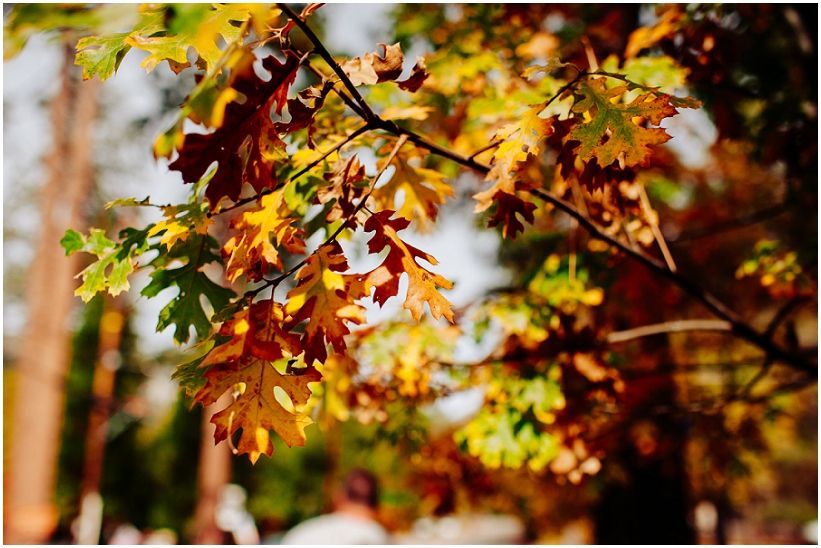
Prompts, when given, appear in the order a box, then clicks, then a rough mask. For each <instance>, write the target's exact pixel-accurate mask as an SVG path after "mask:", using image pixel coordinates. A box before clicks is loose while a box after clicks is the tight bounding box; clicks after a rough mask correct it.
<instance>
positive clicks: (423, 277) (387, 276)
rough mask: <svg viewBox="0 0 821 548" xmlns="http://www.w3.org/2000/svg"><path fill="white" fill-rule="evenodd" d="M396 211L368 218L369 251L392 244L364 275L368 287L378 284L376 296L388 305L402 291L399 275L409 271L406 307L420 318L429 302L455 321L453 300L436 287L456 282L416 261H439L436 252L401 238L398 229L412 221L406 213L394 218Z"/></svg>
mask: <svg viewBox="0 0 821 548" xmlns="http://www.w3.org/2000/svg"><path fill="white" fill-rule="evenodd" d="M393 214H394V212H393V211H391V210H384V211H380V212H378V213H376V214H374V215H372V216H371V217H369V218H368V220H367V221H366V222H365V232H374V235H373V237H372V238H371V240H370V241H369V242H368V251H369V252H370V253H379V252H381V251H382V250H383V249H385V247H388V248H389V251H388V255H387V256H386V257H385V260H384V262H383V263H382V265H381V266H379V267H378V268H376V269H374V270H373V271H371V272H370V273H368V274H367V275H365V276H364V279H365V280H366V285H365V287H366V288H368V289H369V288H370V287H375V288H376V290H375V292H374V295H373V299H374V301H376V302H377V303H378V304H379V305H380V306H381V305H384V303H385V301H387V300H388V299H389V298H390V297H393V296H395V295H397V294H398V293H399V279H400V277H401V276H402V274H403V273H406V274H407V275H408V294H407V296H406V297H405V303H404V307H405V308H407V309H408V310H410V312H411V314H412V315H413V318H414V319H415V320H416V321H419V320H420V319H421V318H422V312H423V310H424V306H425V303H426V302H427V303H428V306H429V307H430V312H431V315H433V317H434V318H436V319H437V320H438V319H439V318H441V317H442V316H445V317H446V318H447V319H448V320H449V321H450V322H453V310H451V303H450V302H449V301H448V300H447V299H446V298H445V297H443V296H442V295H441V294H440V293H439V291H438V290H437V289H436V287H437V286H438V287H441V288H443V289H452V288H453V284H452V283H451V282H449V281H448V280H447V279H445V278H444V277H443V276H441V275H439V274H434V273H432V272H430V271H429V270H427V269H426V268H424V267H422V266H421V265H419V264H418V263H417V262H416V260H417V259H423V260H425V261H427V262H429V263H430V264H432V265H434V266H435V265H436V264H437V261H436V259H435V258H433V256H432V255H429V254H427V253H425V252H424V251H421V250H419V249H417V248H415V247H413V246H412V245H408V244H406V243H405V242H403V241H402V240H401V239H400V238H399V236H398V235H397V234H396V233H397V232H398V231H399V230H403V229H405V228H407V227H408V224H410V221H409V220H407V219H405V218H402V217H400V218H397V219H391V218H390V217H391V215H393Z"/></svg>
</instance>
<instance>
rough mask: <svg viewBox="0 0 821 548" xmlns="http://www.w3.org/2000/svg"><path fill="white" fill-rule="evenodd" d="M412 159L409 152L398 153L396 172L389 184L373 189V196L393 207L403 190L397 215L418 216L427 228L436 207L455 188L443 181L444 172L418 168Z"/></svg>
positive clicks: (395, 162)
mask: <svg viewBox="0 0 821 548" xmlns="http://www.w3.org/2000/svg"><path fill="white" fill-rule="evenodd" d="M410 160H411V158H409V157H408V155H407V154H406V153H403V152H401V151H400V152H399V153H398V154H396V156H394V159H393V161H392V162H391V165H392V166H394V167H395V168H396V171H394V173H393V175H392V176H391V178H390V180H389V181H388V182H387V183H385V184H384V185H382V186H380V187H378V188H376V189H374V191H373V193H372V194H371V196H372V197H373V199H375V200H376V201H377V203H379V207H380V208H381V209H394V208H395V203H394V202H395V199H396V195H397V193H399V192H402V193H403V194H404V201H403V202H402V207H400V208H399V209H398V210H397V211H396V214H397V215H399V216H400V217H404V218H406V219H408V220H413V219H414V218H415V219H418V220H419V221H420V223H421V225H422V226H423V227H426V226H428V225H429V224H430V223H431V222H432V221H435V220H436V214H437V206H438V205H439V204H443V203H444V202H445V199H446V197H447V196H450V197H451V198H452V197H453V196H454V194H453V188H451V186H450V185H449V184H447V183H445V182H444V179H445V176H444V175H443V174H442V173H440V172H438V171H435V170H432V169H426V168H423V167H415V166H413V165H412V164H411V163H410ZM380 168H381V166H380Z"/></svg>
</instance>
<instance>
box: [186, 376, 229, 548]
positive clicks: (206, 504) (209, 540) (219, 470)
mask: <svg viewBox="0 0 821 548" xmlns="http://www.w3.org/2000/svg"><path fill="white" fill-rule="evenodd" d="M233 398H234V397H233V396H232V394H231V392H230V391H229V392H226V393H225V394H223V395H222V397H220V399H218V400H217V402H216V403H214V404H213V405H209V406H208V407H206V408H205V409H204V410H203V413H202V428H201V434H202V435H201V441H200V462H199V468H198V470H197V493H198V495H197V508H196V510H195V511H194V535H193V537H194V540H193V542H194V544H223V536H224V533H223V531H222V530H221V529H220V528H219V527H217V523H216V520H215V512H216V508H217V502H218V501H219V492H220V489H221V488H222V487H223V486H224V485H226V484H228V483H229V482H230V481H231V448H230V447H229V446H228V442H227V441H226V442H225V443H219V444H217V445H214V429H215V428H216V427H215V426H214V425H213V424H211V417H212V416H213V415H214V413H215V412H216V411H219V410H221V409H225V408H226V407H228V406H229V405H231V402H232V401H233Z"/></svg>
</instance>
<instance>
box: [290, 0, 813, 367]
mask: <svg viewBox="0 0 821 548" xmlns="http://www.w3.org/2000/svg"><path fill="white" fill-rule="evenodd" d="M277 5H278V6H279V7H280V8H281V9H282V10H283V11H284V12H285V13H286V14H288V16H289V17H290V18H291V19H292V20H293V21H294V23H295V24H296V25H297V26H298V27H299V28H300V29H301V30H302V31H303V32H304V33H305V34H306V36H308V38H309V39H310V40H311V42H312V43H313V44H314V46H315V47H316V50H317V52H318V53H319V54H320V55H321V56H322V58H323V59H325V61H326V62H328V64H329V65H330V66H331V67H332V68H333V70H334V72H335V73H336V74H337V75H338V76H339V78H340V80H342V82H343V83H344V84H345V87H346V88H348V91H349V92H350V93H351V95H352V97H353V98H354V99H355V100H356V102H357V103H358V104H359V106H361V107H362V110H363V112H364V114H365V121H367V122H368V123H369V125H372V127H373V128H374V129H381V130H384V131H387V132H388V133H392V134H394V135H396V136H402V135H405V136H407V139H408V140H409V141H410V142H412V143H413V144H414V145H416V146H419V147H421V148H424V149H426V150H428V151H429V152H431V153H433V154H436V155H438V156H441V157H443V158H447V159H449V160H452V161H454V162H456V163H458V164H460V165H462V166H464V167H467V168H470V169H473V170H476V171H479V172H481V173H484V174H487V173H488V172H489V171H490V169H491V166H489V165H488V164H485V163H482V162H477V161H476V160H475V159H473V158H471V157H468V156H465V155H463V154H460V153H458V152H455V151H452V150H450V149H447V148H445V147H442V146H440V145H438V144H436V143H434V142H433V141H431V140H429V139H427V138H425V137H422V136H420V135H418V134H416V133H414V132H412V131H410V130H407V129H404V128H401V127H399V126H398V125H396V124H395V123H394V122H392V121H389V120H383V119H381V118H379V117H378V116H377V115H376V114H374V112H373V110H372V109H371V108H370V105H368V103H367V101H365V99H364V98H363V97H362V95H360V93H359V91H357V89H356V87H355V86H354V85H353V83H352V82H351V81H350V79H349V78H348V77H347V75H346V74H345V73H344V71H342V68H341V67H340V66H339V64H338V63H337V62H336V61H335V60H334V59H333V57H332V56H331V55H330V53H328V50H327V49H326V48H325V46H324V45H323V44H322V42H321V41H320V40H319V38H318V37H317V36H316V34H314V33H313V31H311V29H310V28H309V27H308V25H307V24H306V23H305V22H304V21H302V20H301V19H300V18H299V17H298V16H297V15H296V13H295V12H294V11H293V10H292V9H291V8H290V7H288V6H287V5H286V4H283V3H278V4H277ZM587 74H588V73H587V71H580V73H579V74H578V75H577V76H576V78H575V79H573V80H572V81H571V82H569V83H568V84H567V85H565V86H563V87H562V88H561V89H560V90H559V92H558V93H557V94H556V95H554V96H553V97H552V98H551V99H550V100H549V101H548V102H547V104H549V103H550V102H552V101H553V100H555V99H556V98H557V97H559V96H560V95H561V93H563V92H564V91H566V90H567V89H570V87H572V86H573V85H575V83H576V82H578V80H580V79H581V78H583V77H585V76H587ZM608 76H609V74H608ZM529 192H530V193H531V194H532V195H533V196H536V197H538V198H540V199H542V200H544V201H545V202H548V203H550V204H552V205H554V206H555V207H556V208H558V209H561V210H562V211H564V212H565V213H567V214H568V215H570V216H571V217H573V218H575V219H576V220H577V221H578V222H579V224H580V225H582V226H583V227H585V229H586V230H587V231H588V232H589V233H590V235H591V236H592V237H594V238H597V239H599V240H602V241H605V242H607V243H609V244H610V245H612V246H615V247H616V248H618V249H621V250H622V251H624V252H625V253H627V255H629V256H630V257H632V258H634V259H636V260H638V261H639V262H641V263H642V264H644V265H645V266H646V267H648V268H650V270H653V271H655V272H656V273H658V274H660V275H661V276H663V277H664V278H666V279H668V280H670V281H671V282H672V283H674V284H675V285H677V286H678V287H680V288H681V289H683V290H684V291H685V292H687V293H689V294H690V295H691V296H693V297H695V298H696V299H697V300H699V301H700V302H701V303H702V304H704V305H705V306H706V307H707V309H709V310H710V311H711V312H712V313H713V314H715V315H716V316H718V317H719V318H721V319H723V320H725V321H727V322H729V323H730V324H732V332H733V333H735V334H736V335H737V336H739V337H741V338H743V339H745V340H747V341H749V342H751V343H752V344H754V345H756V346H758V347H759V348H761V349H762V350H764V351H765V352H766V353H767V355H768V356H770V357H771V358H772V359H776V360H780V361H783V362H785V363H787V364H789V365H791V366H793V367H795V368H796V369H799V370H801V371H804V372H806V373H808V374H810V375H811V376H813V377H815V378H817V377H818V368H817V367H813V366H812V365H811V364H810V363H809V362H807V361H805V360H804V359H802V357H801V356H798V355H795V354H793V353H791V352H788V351H787V350H785V349H783V348H781V347H780V346H778V345H776V344H775V343H774V342H773V341H772V340H770V339H769V338H767V337H764V336H763V335H762V334H760V333H758V332H757V331H756V330H755V329H753V328H752V327H751V326H750V325H749V324H747V323H746V322H744V320H742V319H741V317H740V316H738V315H737V314H736V313H735V312H734V311H732V310H731V309H730V308H728V307H727V306H726V305H724V303H722V302H721V301H719V300H718V299H717V298H716V297H714V296H713V295H712V294H710V293H709V292H707V291H704V290H702V289H701V288H699V287H698V286H697V285H695V284H694V283H693V282H691V281H690V280H688V279H686V278H684V277H682V276H681V275H680V274H678V273H677V272H673V271H671V270H670V269H669V268H668V267H667V265H666V264H665V263H663V262H661V261H659V260H657V259H655V258H654V257H652V256H650V255H648V254H647V253H645V252H644V251H641V250H639V249H635V248H633V247H631V246H628V245H626V244H625V243H623V242H621V241H619V240H617V239H616V238H614V237H612V236H610V235H609V234H607V233H606V232H604V230H602V229H601V228H599V227H598V226H596V225H595V223H593V222H592V221H590V220H589V219H587V218H585V217H584V216H583V215H582V214H581V213H580V212H579V211H578V210H577V209H576V208H575V207H573V205H571V204H569V203H567V202H565V201H564V200H562V199H561V198H559V197H557V196H555V195H553V194H552V193H550V192H548V191H547V190H544V189H532V190H530V191H529Z"/></svg>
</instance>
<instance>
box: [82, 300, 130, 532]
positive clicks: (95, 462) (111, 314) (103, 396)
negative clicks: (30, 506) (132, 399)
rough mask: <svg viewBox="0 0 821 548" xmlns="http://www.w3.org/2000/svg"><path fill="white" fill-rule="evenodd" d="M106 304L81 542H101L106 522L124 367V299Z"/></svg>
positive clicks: (90, 430) (87, 453) (90, 420)
mask: <svg viewBox="0 0 821 548" xmlns="http://www.w3.org/2000/svg"><path fill="white" fill-rule="evenodd" d="M105 299H106V300H105V307H104V308H103V316H102V318H101V320H100V343H99V345H98V350H97V363H96V364H95V365H94V384H93V386H92V405H91V413H89V418H88V428H87V430H86V444H85V453H84V456H83V482H82V487H81V488H80V505H81V506H80V508H81V509H80V531H79V533H78V535H77V539H76V540H77V543H78V544H97V543H98V542H99V541H100V526H101V524H102V517H103V516H102V510H103V508H102V504H101V502H102V501H99V503H96V502H94V501H98V500H99V498H100V481H101V478H102V474H103V458H104V456H105V442H106V435H107V434H108V419H109V417H110V415H111V404H112V402H113V401H114V381H115V380H116V371H117V369H118V368H119V366H120V361H121V360H120V341H121V340H122V334H123V325H124V324H125V315H124V313H123V300H122V299H119V298H114V297H111V296H109V295H106V296H105Z"/></svg>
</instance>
